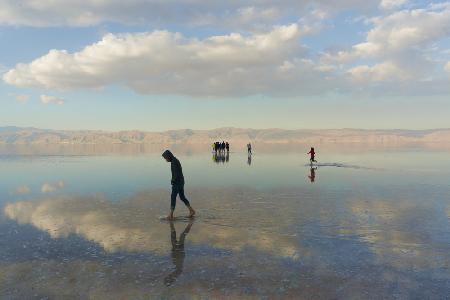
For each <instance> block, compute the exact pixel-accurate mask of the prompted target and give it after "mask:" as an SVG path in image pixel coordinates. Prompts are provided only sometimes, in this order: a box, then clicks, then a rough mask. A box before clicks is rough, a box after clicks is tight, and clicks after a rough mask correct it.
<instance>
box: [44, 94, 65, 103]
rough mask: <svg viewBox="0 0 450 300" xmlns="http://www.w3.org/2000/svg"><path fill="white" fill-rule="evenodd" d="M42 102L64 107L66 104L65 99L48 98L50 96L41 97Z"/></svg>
mask: <svg viewBox="0 0 450 300" xmlns="http://www.w3.org/2000/svg"><path fill="white" fill-rule="evenodd" d="M41 102H42V104H45V105H47V104H58V105H62V104H64V99H62V98H58V97H55V96H48V95H41Z"/></svg>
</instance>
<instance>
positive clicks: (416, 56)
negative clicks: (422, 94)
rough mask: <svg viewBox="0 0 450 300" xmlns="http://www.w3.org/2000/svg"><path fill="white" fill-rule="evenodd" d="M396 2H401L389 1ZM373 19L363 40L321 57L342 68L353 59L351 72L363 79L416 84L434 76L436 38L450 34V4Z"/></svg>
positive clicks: (358, 78) (353, 75) (324, 60)
mask: <svg viewBox="0 0 450 300" xmlns="http://www.w3.org/2000/svg"><path fill="white" fill-rule="evenodd" d="M394 2H395V3H397V4H398V3H399V2H396V1H390V2H389V3H391V4H393V3H394ZM387 3H388V2H386V3H385V4H386V5H387ZM370 22H371V24H372V25H373V28H372V29H370V30H369V32H368V33H367V36H366V40H365V41H364V42H362V43H358V44H355V45H354V46H352V47H351V49H349V50H344V51H339V52H337V53H334V54H333V53H327V54H325V55H324V56H323V57H322V61H323V62H325V63H328V64H338V65H340V66H342V68H346V67H347V66H349V63H352V65H351V66H349V67H348V68H349V70H348V74H350V75H351V77H352V78H353V79H357V80H358V81H361V82H371V81H372V82H382V81H403V82H404V81H409V82H410V84H412V85H414V84H415V82H419V81H422V82H423V81H427V80H430V78H434V77H435V75H436V74H434V69H435V68H436V66H438V65H439V64H440V63H439V62H438V61H434V60H433V57H434V55H433V51H435V52H439V48H438V47H436V46H435V44H436V42H439V41H440V40H442V39H444V38H447V37H449V36H450V4H446V5H430V6H428V7H426V8H421V9H412V10H401V11H397V12H393V13H390V14H387V15H383V16H379V17H376V18H372V19H371V20H370ZM368 61H370V62H371V63H370V64H368V63H367V62H368ZM355 64H356V66H355ZM431 80H432V79H431ZM433 89H434V90H436V87H434V88H433Z"/></svg>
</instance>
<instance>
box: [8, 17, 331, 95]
mask: <svg viewBox="0 0 450 300" xmlns="http://www.w3.org/2000/svg"><path fill="white" fill-rule="evenodd" d="M301 35H302V28H301V27H300V26H299V25H298V24H291V25H286V26H276V27H274V28H273V29H272V30H270V31H268V32H265V33H258V34H251V35H242V34H239V33H231V34H229V35H221V36H211V37H208V38H205V39H203V40H199V39H195V38H185V37H184V36H182V35H181V34H180V33H172V32H168V31H153V32H147V33H138V34H123V35H114V34H108V35H106V36H104V37H103V39H102V40H101V41H99V42H97V43H95V44H92V45H90V46H87V47H85V48H84V49H83V50H81V51H80V52H76V53H73V54H71V53H68V52H67V51H64V50H51V51H50V52H49V53H48V54H46V55H44V56H42V57H40V58H37V59H36V60H34V61H32V62H31V63H29V64H18V65H17V66H16V67H15V68H14V69H12V70H10V71H8V72H7V73H6V74H5V75H4V76H3V79H4V81H5V82H7V83H8V84H11V85H15V86H18V87H39V88H45V89H57V90H68V89H80V88H99V87H103V86H106V85H110V84H122V85H126V86H128V87H130V88H131V89H133V90H135V91H136V92H138V93H143V94H183V95H192V96H198V95H201V96H236V95H250V94H263V93H264V94H273V93H280V92H283V93H287V94H297V93H304V94H310V93H314V92H319V91H322V90H323V87H324V86H325V85H326V84H330V83H332V82H333V81H332V80H331V78H330V79H328V80H327V79H324V78H323V77H324V75H323V74H325V75H326V74H328V72H324V71H323V70H320V69H317V68H316V66H315V64H314V63H313V62H312V61H311V60H308V59H305V56H306V55H307V54H306V51H305V49H304V48H303V47H301V45H300V44H299V38H300V37H301ZM287 65H289V66H290V68H289V69H287V68H285V66H287Z"/></svg>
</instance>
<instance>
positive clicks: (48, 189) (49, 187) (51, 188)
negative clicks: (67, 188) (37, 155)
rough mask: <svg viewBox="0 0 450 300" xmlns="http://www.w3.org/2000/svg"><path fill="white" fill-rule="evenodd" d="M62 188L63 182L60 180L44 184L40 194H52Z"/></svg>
mask: <svg viewBox="0 0 450 300" xmlns="http://www.w3.org/2000/svg"><path fill="white" fill-rule="evenodd" d="M62 188H64V181H62V180H60V181H58V182H56V183H48V182H46V183H44V184H43V185H42V187H41V192H42V193H53V192H55V191H57V190H60V189H62Z"/></svg>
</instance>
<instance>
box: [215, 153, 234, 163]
mask: <svg viewBox="0 0 450 300" xmlns="http://www.w3.org/2000/svg"><path fill="white" fill-rule="evenodd" d="M213 160H214V161H215V162H216V163H226V162H228V161H229V160H230V152H229V151H227V152H226V153H225V152H214V153H213Z"/></svg>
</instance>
